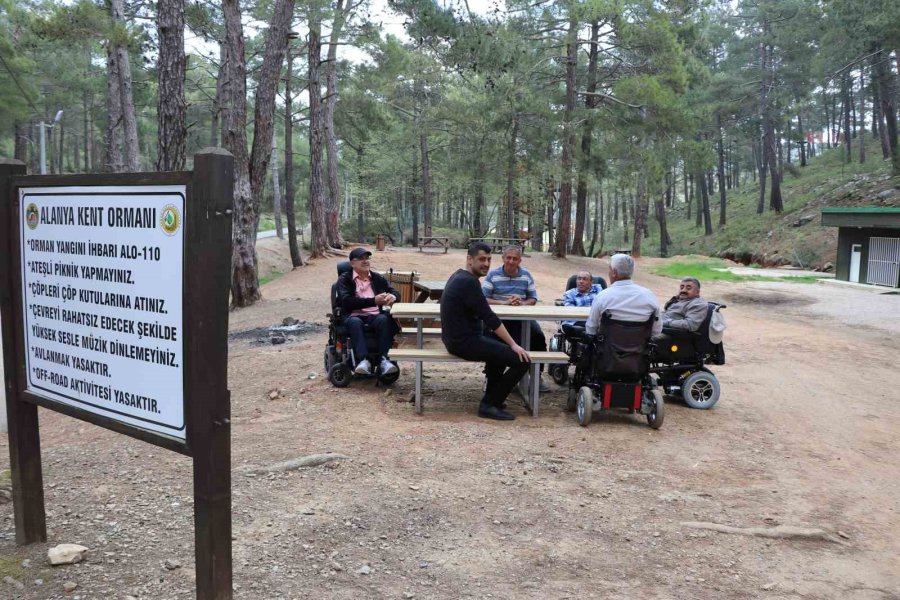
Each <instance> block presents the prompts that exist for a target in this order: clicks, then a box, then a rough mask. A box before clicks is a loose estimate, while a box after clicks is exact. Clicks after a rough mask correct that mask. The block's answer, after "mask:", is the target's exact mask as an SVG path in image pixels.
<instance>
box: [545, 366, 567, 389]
mask: <svg viewBox="0 0 900 600" xmlns="http://www.w3.org/2000/svg"><path fill="white" fill-rule="evenodd" d="M549 371H550V377H551V378H552V379H553V381H554V382H556V385H566V383H567V382H568V381H569V365H550V369H549Z"/></svg>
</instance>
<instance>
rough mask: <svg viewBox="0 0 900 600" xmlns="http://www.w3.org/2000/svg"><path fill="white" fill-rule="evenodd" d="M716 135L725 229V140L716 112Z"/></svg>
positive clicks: (719, 115)
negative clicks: (717, 138)
mask: <svg viewBox="0 0 900 600" xmlns="http://www.w3.org/2000/svg"><path fill="white" fill-rule="evenodd" d="M716 133H717V134H718V137H719V140H718V147H719V168H718V175H719V227H724V226H725V223H726V219H725V199H726V197H725V195H726V192H725V140H724V139H723V137H722V114H721V113H719V112H718V111H717V112H716Z"/></svg>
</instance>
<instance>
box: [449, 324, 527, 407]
mask: <svg viewBox="0 0 900 600" xmlns="http://www.w3.org/2000/svg"><path fill="white" fill-rule="evenodd" d="M447 349H448V350H449V351H450V354H454V355H456V356H458V357H460V358H464V359H466V360H471V361H475V362H483V363H485V365H484V372H485V374H486V375H487V389H486V390H485V392H484V400H483V402H487V403H488V404H493V405H495V406H500V405H501V404H503V401H504V400H506V397H507V396H509V393H510V392H511V391H512V389H513V388H514V387H515V385H516V384H517V383H518V382H519V380H520V379H521V378H522V375H524V374H525V373H527V372H528V368H529V366H530V365H531V363H527V362H522V361H521V360H519V356H518V355H517V354H516V353H515V352H513V351H512V348H510V347H509V346H507V345H506V344H504V343H503V342H501V341H499V340H497V339H495V338H493V337H487V336H480V337H475V338H470V339H469V340H467V341H466V343H464V344H458V345H457V344H454V346H453V347H452V348H450V347H448V348H447Z"/></svg>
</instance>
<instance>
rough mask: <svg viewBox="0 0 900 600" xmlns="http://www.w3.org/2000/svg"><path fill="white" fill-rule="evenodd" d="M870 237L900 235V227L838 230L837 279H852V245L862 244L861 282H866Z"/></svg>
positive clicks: (835, 269)
mask: <svg viewBox="0 0 900 600" xmlns="http://www.w3.org/2000/svg"><path fill="white" fill-rule="evenodd" d="M870 237H900V229H884V228H881V227H878V228H876V227H863V228H856V227H841V228H840V229H839V230H838V248H837V261H836V262H835V265H834V276H835V279H841V280H843V281H849V280H850V247H851V246H852V245H853V244H862V256H861V257H860V265H859V282H860V283H865V282H866V276H867V275H868V265H869V238H870Z"/></svg>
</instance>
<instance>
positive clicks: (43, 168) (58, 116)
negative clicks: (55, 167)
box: [38, 110, 63, 175]
mask: <svg viewBox="0 0 900 600" xmlns="http://www.w3.org/2000/svg"><path fill="white" fill-rule="evenodd" d="M62 116H63V111H62V110H59V111H57V113H56V116H55V117H54V118H53V122H52V123H50V124H49V125H45V124H44V122H43V121H41V122H40V123H38V127H39V128H40V130H41V132H40V138H41V175H46V174H47V150H46V146H47V132H46V131H45V130H44V128H45V127H47V128H49V129H53V127H54V126H56V124H57V123H59V120H60V119H62Z"/></svg>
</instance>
